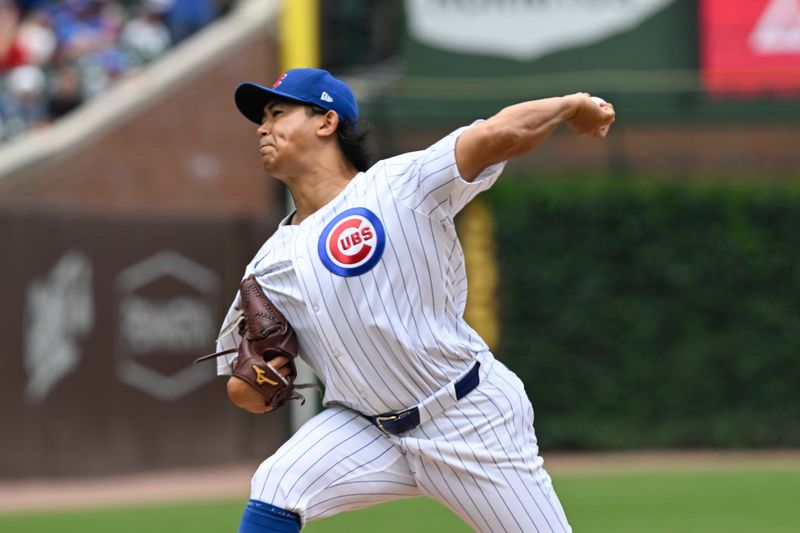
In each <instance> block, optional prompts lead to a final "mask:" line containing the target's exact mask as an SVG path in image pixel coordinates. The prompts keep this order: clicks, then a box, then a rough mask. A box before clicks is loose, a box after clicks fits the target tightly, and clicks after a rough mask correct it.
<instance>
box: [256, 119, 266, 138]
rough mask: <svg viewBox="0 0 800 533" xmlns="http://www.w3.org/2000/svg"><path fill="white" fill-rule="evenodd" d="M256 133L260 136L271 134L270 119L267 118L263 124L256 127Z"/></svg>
mask: <svg viewBox="0 0 800 533" xmlns="http://www.w3.org/2000/svg"><path fill="white" fill-rule="evenodd" d="M256 133H257V134H258V136H259V137H264V136H265V135H269V121H268V120H265V121H264V122H262V123H261V125H260V126H259V127H258V129H256Z"/></svg>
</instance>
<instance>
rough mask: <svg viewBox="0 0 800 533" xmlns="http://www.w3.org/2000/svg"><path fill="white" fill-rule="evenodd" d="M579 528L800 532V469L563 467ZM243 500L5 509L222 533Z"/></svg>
mask: <svg viewBox="0 0 800 533" xmlns="http://www.w3.org/2000/svg"><path fill="white" fill-rule="evenodd" d="M555 477H556V489H557V491H558V493H559V495H560V497H561V500H562V502H563V504H564V507H565V509H566V511H567V516H568V517H569V519H570V522H571V523H572V526H573V529H574V530H575V531H576V532H578V533H580V532H592V533H605V532H609V533H610V532H614V533H660V532H663V533H667V532H669V533H695V532H696V533H739V532H742V533H743V532H748V533H750V532H757V533H778V532H785V533H790V532H791V533H794V532H798V531H800V466H789V467H787V468H777V467H773V468H770V469H765V468H761V469H757V468H753V467H743V468H736V469H730V468H729V469H725V470H720V469H713V470H706V471H704V470H699V469H694V470H688V469H676V470H673V471H662V472H635V473H626V474H599V473H598V474H573V473H570V474H562V475H557V476H555ZM243 505H244V503H243V502H241V501H234V502H232V501H224V502H211V503H197V504H192V505H189V504H183V505H171V506H167V505H157V506H149V507H128V508H115V509H102V510H94V511H91V510H90V511H86V510H81V511H77V510H76V511H69V512H48V513H27V514H16V513H7V514H0V531H2V532H4V533H78V532H79V533H179V532H187V533H220V532H228V531H235V530H236V526H237V524H238V520H239V516H240V513H241V509H242V507H243ZM304 531H308V532H310V533H338V532H342V533H358V532H369V533H395V532H396V533H408V532H414V533H449V532H456V533H457V532H468V531H470V529H469V528H468V527H467V526H465V525H464V524H463V523H462V522H460V521H459V520H458V518H456V517H455V515H453V514H452V513H450V511H448V510H447V509H445V508H444V507H442V506H441V505H439V504H438V503H436V502H433V501H431V500H427V499H413V500H405V501H401V502H394V503H390V504H385V505H381V506H378V507H374V508H371V509H366V510H363V511H357V512H351V513H344V514H341V515H338V516H336V517H334V518H331V519H328V520H325V521H323V522H318V523H311V524H310V525H309V526H308V527H307V528H306V529H305V530H304Z"/></svg>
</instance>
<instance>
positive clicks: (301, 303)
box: [218, 127, 504, 414]
mask: <svg viewBox="0 0 800 533" xmlns="http://www.w3.org/2000/svg"><path fill="white" fill-rule="evenodd" d="M466 129H467V127H464V128H460V129H458V130H456V131H454V132H453V133H451V134H449V135H448V136H447V137H445V138H443V139H442V140H440V141H439V142H437V143H435V144H434V145H432V146H431V147H429V148H428V149H427V150H422V151H418V152H411V153H407V154H403V155H399V156H397V157H393V158H390V159H386V160H383V161H380V162H378V163H377V164H376V165H374V166H373V167H372V168H370V169H369V170H367V171H366V172H362V173H359V174H358V175H356V176H355V177H354V178H353V179H352V180H351V181H350V183H349V184H348V185H347V186H346V188H345V189H344V190H343V191H341V192H340V193H339V194H338V195H337V196H336V197H335V198H334V199H332V200H331V201H330V202H329V203H328V204H326V205H325V206H324V207H322V208H321V209H319V210H318V211H316V212H315V213H313V214H312V215H311V216H310V217H308V218H307V219H305V220H303V221H302V222H301V223H300V224H298V225H289V224H287V222H288V219H287V220H285V221H284V222H283V223H282V224H281V225H280V226H279V228H278V230H277V231H276V232H275V233H274V234H273V235H272V236H271V237H270V238H269V239H268V240H267V242H266V243H265V244H264V245H263V246H262V248H261V249H260V250H259V251H258V253H257V254H256V255H255V257H254V258H253V260H252V261H251V262H250V264H249V265H248V266H247V268H246V271H245V276H249V275H251V274H255V275H256V279H257V280H258V282H259V283H260V285H261V286H262V288H263V289H264V291H265V293H266V294H267V296H268V297H269V298H270V299H271V300H272V302H273V303H274V304H275V305H276V306H277V307H278V309H280V310H281V311H282V312H283V313H284V315H285V316H286V318H287V320H288V321H289V323H290V324H291V325H292V327H294V329H295V330H296V332H297V335H298V341H299V348H300V355H301V357H302V358H303V359H304V360H305V361H306V362H307V363H308V364H309V365H310V366H311V367H312V369H313V370H314V371H315V372H316V374H317V375H318V376H319V378H320V380H321V381H322V382H323V384H324V385H325V397H324V399H323V403H324V404H325V405H330V404H341V405H344V406H347V407H350V408H353V409H356V410H358V411H361V412H363V413H367V414H377V413H384V412H388V411H397V410H402V409H405V408H407V407H409V406H413V405H415V404H417V403H419V402H420V401H422V400H423V399H425V398H426V397H428V396H430V395H431V394H433V393H434V392H435V391H437V390H438V389H440V388H441V387H442V386H443V385H445V384H447V383H448V382H450V381H452V380H454V379H456V378H458V377H459V376H461V375H462V374H464V372H465V371H466V370H467V369H468V368H469V367H470V366H471V363H472V361H474V360H475V359H476V358H477V357H478V356H480V357H481V359H486V358H491V357H492V356H491V354H490V353H489V350H488V347H487V346H486V344H485V343H484V342H483V340H481V338H480V337H479V336H478V335H477V334H476V333H475V332H474V330H473V329H472V328H470V327H469V325H468V324H467V323H466V322H465V321H464V318H463V312H464V306H465V303H466V298H467V278H466V270H465V266H464V257H463V253H462V249H461V245H460V244H459V242H458V239H457V236H456V231H455V226H454V223H453V217H454V216H455V215H456V213H458V212H459V211H460V210H461V209H462V208H463V207H464V206H465V205H466V204H467V203H468V202H469V201H470V200H471V199H472V198H474V197H475V196H476V195H477V194H478V193H480V192H481V191H484V190H486V189H488V188H489V187H490V186H491V185H492V184H493V183H494V182H495V180H496V179H497V176H498V175H499V174H500V172H501V171H502V169H503V167H504V163H500V164H498V165H494V166H492V167H490V168H487V169H486V170H484V172H483V173H481V175H480V176H478V178H477V179H476V180H475V181H474V182H471V183H470V182H466V181H464V180H463V179H461V177H460V176H459V173H458V169H457V167H456V163H455V150H454V148H455V142H456V139H457V138H458V136H459V135H460V134H461V133H462V132H463V131H464V130H466ZM236 303H237V302H236V301H235V302H234V305H233V306H232V307H231V312H229V316H231V314H232V311H233V307H234V306H235V305H236ZM226 322H227V320H226ZM238 342H239V339H238V338H237V335H236V334H231V335H229V336H228V337H226V338H224V339H222V340H221V341H220V343H219V344H218V349H219V350H222V349H227V348H232V347H234V346H236V345H237V344H238ZM234 357H235V355H231V356H228V357H227V358H220V359H219V361H218V372H219V373H220V374H230V372H231V368H230V364H231V362H232V360H233V358H234Z"/></svg>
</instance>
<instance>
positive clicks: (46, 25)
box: [16, 9, 58, 66]
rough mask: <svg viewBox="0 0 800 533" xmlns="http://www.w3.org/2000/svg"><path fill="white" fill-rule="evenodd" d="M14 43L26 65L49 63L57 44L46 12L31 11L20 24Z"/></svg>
mask: <svg viewBox="0 0 800 533" xmlns="http://www.w3.org/2000/svg"><path fill="white" fill-rule="evenodd" d="M16 42H17V46H18V47H19V49H20V50H21V52H22V56H23V58H24V60H25V62H26V63H29V64H33V65H39V66H44V65H46V64H47V63H48V62H50V60H51V59H52V58H53V53H54V52H55V50H56V45H57V44H58V42H57V40H56V34H55V32H54V31H53V26H52V24H51V21H50V15H49V14H48V13H47V11H44V10H41V9H40V10H36V11H32V12H31V13H30V14H29V15H28V16H27V17H26V18H25V19H24V20H23V21H22V23H21V24H20V26H19V29H18V30H17V40H16Z"/></svg>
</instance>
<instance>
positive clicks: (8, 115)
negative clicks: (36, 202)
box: [0, 0, 231, 141]
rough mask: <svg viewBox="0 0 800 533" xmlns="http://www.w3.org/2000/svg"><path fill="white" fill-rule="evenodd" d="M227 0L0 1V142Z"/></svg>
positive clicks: (178, 35)
mask: <svg viewBox="0 0 800 533" xmlns="http://www.w3.org/2000/svg"><path fill="white" fill-rule="evenodd" d="M230 3H231V0H16V1H14V0H0V141H2V140H5V139H10V138H12V137H14V136H16V135H19V134H21V133H24V132H25V131H26V130H27V129H29V128H35V127H38V126H40V125H43V124H46V123H47V122H48V121H50V120H54V119H56V118H59V117H61V116H63V115H65V114H66V113H69V112H70V111H72V110H73V109H75V108H76V107H77V106H79V105H80V104H81V103H82V102H83V101H84V100H85V99H87V98H91V97H92V96H93V95H95V94H98V93H100V92H102V91H105V90H106V89H107V88H108V87H109V86H110V85H111V84H113V83H114V81H115V80H117V79H118V78H120V77H122V76H124V75H125V74H127V73H128V72H131V70H132V69H133V68H136V67H138V66H140V65H143V64H146V63H148V62H150V61H153V60H154V59H156V58H157V57H159V56H160V55H161V54H163V53H164V51H165V50H167V48H168V47H169V46H170V44H171V43H174V42H178V41H179V40H182V39H185V38H186V37H188V36H189V35H192V34H193V33H195V32H196V31H197V30H199V29H200V28H202V27H203V26H205V25H206V24H208V23H209V22H211V21H212V20H213V18H214V17H215V16H216V14H217V13H218V12H225V11H226V9H225V8H227V7H228V6H229V4H230ZM48 87H49V88H50V89H49V90H48Z"/></svg>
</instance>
